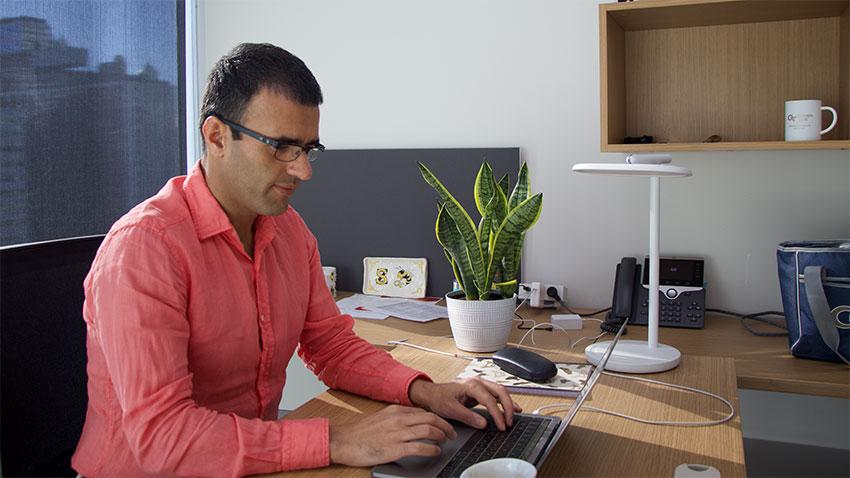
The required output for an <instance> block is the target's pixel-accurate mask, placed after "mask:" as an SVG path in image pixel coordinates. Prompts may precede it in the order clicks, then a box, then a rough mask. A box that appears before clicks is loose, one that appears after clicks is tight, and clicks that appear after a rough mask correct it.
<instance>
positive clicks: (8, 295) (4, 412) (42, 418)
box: [0, 236, 103, 476]
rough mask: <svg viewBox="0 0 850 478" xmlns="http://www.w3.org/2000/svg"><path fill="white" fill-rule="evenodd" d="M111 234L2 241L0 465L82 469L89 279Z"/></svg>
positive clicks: (23, 472)
mask: <svg viewBox="0 0 850 478" xmlns="http://www.w3.org/2000/svg"><path fill="white" fill-rule="evenodd" d="M102 241H103V236H89V237H81V238H73V239H62V240H58V241H49V242H42V243H36V244H29V245H21V246H7V247H3V248H0V278H2V280H1V281H0V319H2V322H0V467H2V475H3V476H75V475H76V473H75V472H74V471H73V469H72V468H71V455H73V453H74V449H75V448H76V446H77V441H78V440H79V438H80V433H81V432H82V429H83V422H84V421H85V413H86V404H87V401H88V394H87V393H86V326H85V323H84V322H83V318H82V310H83V279H84V278H85V276H86V274H87V273H88V270H89V268H90V267H91V263H92V261H93V260H94V256H95V253H96V252H97V248H98V247H99V246H100V243H101V242H102Z"/></svg>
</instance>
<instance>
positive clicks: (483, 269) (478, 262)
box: [417, 163, 489, 298]
mask: <svg viewBox="0 0 850 478" xmlns="http://www.w3.org/2000/svg"><path fill="white" fill-rule="evenodd" d="M417 164H418V165H419V171H420V173H421V174H422V178H423V179H425V182H427V183H428V184H429V185H430V186H431V187H432V188H434V190H435V191H436V192H437V194H438V195H439V196H440V199H442V200H443V203H444V204H443V211H444V212H447V213H448V215H449V216H451V218H452V219H453V221H454V223H455V226H456V229H457V231H458V232H459V234H460V237H461V239H462V240H461V241H459V243H458V247H462V248H463V249H465V251H466V257H468V260H469V266H470V267H471V273H472V276H473V278H474V283H477V284H485V285H489V281H488V280H487V275H486V274H487V265H486V263H485V262H484V255H483V252H482V250H481V243H480V242H479V238H478V231H477V228H476V227H475V223H473V222H472V218H470V217H469V214H467V212H466V210H465V209H464V208H463V206H461V205H460V203H459V202H458V201H457V199H455V197H454V196H452V194H451V193H450V192H449V191H448V190H447V189H446V187H445V186H443V183H441V182H440V180H439V179H437V177H436V176H434V173H432V172H431V170H430V169H428V167H427V166H425V165H424V164H422V163H417ZM438 217H439V215H438ZM438 226H439V220H438ZM438 229H439V227H438ZM441 244H442V241H441ZM443 247H446V248H447V249H449V252H451V254H452V257H454V259H455V261H457V262H458V266H459V268H460V271H461V273H462V275H463V278H464V292H465V293H466V294H467V298H469V296H470V293H471V290H469V289H467V288H466V287H467V285H469V284H470V283H472V282H470V283H467V282H466V279H467V276H466V274H467V272H468V271H466V270H465V269H464V267H465V266H464V264H465V262H466V260H465V259H461V257H459V256H458V254H457V253H456V251H455V250H453V249H452V248H451V247H447V246H446V245H445V244H443ZM484 292H486V290H485V291H484ZM482 293H483V292H482V291H480V290H479V291H477V293H476V294H475V296H476V297H477V296H479V295H481V294H482Z"/></svg>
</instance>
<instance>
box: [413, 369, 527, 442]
mask: <svg viewBox="0 0 850 478" xmlns="http://www.w3.org/2000/svg"><path fill="white" fill-rule="evenodd" d="M408 394H409V396H410V401H411V402H412V403H413V404H414V405H416V406H419V407H422V408H424V409H426V410H429V411H431V412H434V413H436V414H437V415H439V416H441V417H444V418H449V419H452V420H457V421H459V422H463V423H465V424H467V425H469V426H471V427H474V428H484V427H485V426H487V420H486V419H485V418H484V417H482V416H481V415H479V414H477V413H475V412H473V411H472V410H470V409H469V408H470V407H474V406H475V405H478V404H481V405H484V406H485V407H486V408H487V411H488V412H490V415H491V416H492V417H493V422H494V423H495V425H496V427H497V428H498V429H499V430H502V431H504V430H505V428H506V426H512V425H513V421H514V413H516V412H521V411H522V408H520V406H519V405H517V404H516V403H514V401H513V400H512V399H511V396H510V394H508V391H507V390H506V389H505V387H503V386H501V385H499V384H497V383H493V382H488V381H486V380H481V379H479V378H470V379H466V380H460V381H455V382H450V383H432V382H429V381H427V380H422V379H417V380H414V381H413V383H412V384H411V385H410V389H409V391H408ZM500 405H501V408H499V406H500Z"/></svg>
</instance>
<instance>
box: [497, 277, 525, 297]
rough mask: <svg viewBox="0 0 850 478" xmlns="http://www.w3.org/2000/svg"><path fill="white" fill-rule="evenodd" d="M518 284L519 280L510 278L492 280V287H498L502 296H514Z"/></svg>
mask: <svg viewBox="0 0 850 478" xmlns="http://www.w3.org/2000/svg"><path fill="white" fill-rule="evenodd" d="M518 284H519V282H518V281H517V280H516V279H511V280H509V281H505V282H494V283H493V287H495V288H496V289H499V292H501V293H502V297H504V298H508V297H513V296H514V294H515V293H516V290H517V285H518Z"/></svg>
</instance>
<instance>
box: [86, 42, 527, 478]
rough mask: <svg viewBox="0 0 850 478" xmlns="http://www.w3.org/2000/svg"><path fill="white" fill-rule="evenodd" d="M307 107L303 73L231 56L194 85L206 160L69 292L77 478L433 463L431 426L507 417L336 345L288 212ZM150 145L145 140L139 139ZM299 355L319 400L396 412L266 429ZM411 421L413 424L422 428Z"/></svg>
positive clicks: (304, 238)
mask: <svg viewBox="0 0 850 478" xmlns="http://www.w3.org/2000/svg"><path fill="white" fill-rule="evenodd" d="M321 102H322V94H321V90H320V88H319V85H318V83H317V82H316V80H315V78H314V77H313V75H312V73H311V72H310V71H309V69H307V67H306V66H305V65H304V63H303V62H301V60H299V59H298V58H296V57H295V56H293V55H291V54H290V53H288V52H286V51H285V50H282V49H280V48H278V47H275V46H272V45H267V44H243V45H240V46H238V47H237V48H235V49H234V50H233V51H232V52H230V53H229V54H228V55H227V56H225V57H224V58H222V59H221V60H219V62H218V63H217V64H216V65H215V67H214V68H213V71H212V72H211V73H210V76H209V81H208V84H207V89H206V92H205V95H204V103H203V108H202V111H201V117H202V125H201V133H202V135H203V138H204V148H205V150H204V155H203V158H202V159H201V161H200V162H199V163H198V164H196V165H195V167H194V168H193V170H192V171H191V172H190V173H189V175H188V176H185V177H176V178H173V179H171V180H170V181H169V182H168V183H167V184H166V185H165V186H164V187H163V189H162V190H161V191H160V192H159V193H158V194H157V195H156V196H154V197H152V198H150V199H148V200H146V201H145V202H143V203H141V204H139V205H138V206H136V207H135V208H133V209H132V210H131V211H130V212H129V213H127V214H126V215H125V216H124V217H122V218H121V219H120V220H118V222H116V223H115V225H113V227H112V229H111V230H110V232H109V234H108V235H107V237H106V239H105V240H104V242H103V245H102V246H101V248H100V250H99V251H98V255H97V258H96V259H95V261H94V264H93V265H92V269H91V271H90V272H89V275H88V277H87V278H86V281H85V284H84V286H85V293H86V302H85V306H84V311H83V315H84V318H85V320H86V323H87V328H88V341H87V342H88V343H87V346H88V376H89V384H88V393H89V405H88V411H87V416H86V423H85V427H84V429H83V434H82V437H81V438H80V443H79V445H78V446H77V451H76V453H75V455H74V458H73V466H74V468H75V469H76V470H77V471H78V472H79V473H80V474H82V475H84V476H98V475H107V476H110V475H111V476H116V475H120V476H136V475H143V474H156V475H202V476H220V475H228V476H241V475H249V474H256V473H269V472H275V471H281V470H291V469H298V468H309V467H320V466H326V465H328V464H329V463H341V464H346V465H353V466H370V465H374V464H378V463H384V462H389V461H393V460H395V459H398V458H400V457H402V456H409V455H420V456H429V455H436V454H439V451H440V450H439V447H438V446H437V445H435V444H432V443H433V442H442V441H444V440H446V439H447V438H451V437H453V436H455V432H454V430H453V429H452V427H451V426H450V425H449V424H448V422H446V421H445V420H444V419H443V418H440V417H441V416H442V417H445V418H452V419H457V420H461V421H463V422H465V423H468V424H469V425H472V426H475V427H479V428H481V427H483V426H484V425H485V422H484V419H483V418H482V417H480V416H479V415H477V414H475V413H473V412H472V411H470V410H468V409H467V408H466V406H469V405H474V404H476V403H481V404H483V405H485V406H486V407H487V409H488V410H489V411H490V413H491V414H492V415H493V416H494V421H495V423H496V425H497V426H498V427H499V428H501V429H504V427H505V426H506V425H507V426H510V424H511V423H512V420H513V413H514V412H515V411H519V407H518V406H516V404H514V403H513V401H512V400H511V398H510V396H509V395H508V394H507V393H506V391H505V389H504V388H502V387H500V386H498V385H495V384H491V383H488V382H482V381H480V380H471V381H466V382H456V383H444V384H434V383H432V382H431V381H430V379H429V378H428V377H427V376H425V375H424V374H422V373H420V372H417V371H415V370H412V369H410V368H408V367H406V366H404V365H402V364H400V363H398V362H396V361H395V360H393V359H392V358H391V357H390V356H389V354H387V353H386V352H384V351H381V350H379V349H377V348H375V347H373V346H371V345H370V344H368V343H367V342H365V341H363V340H362V339H360V338H358V337H357V336H356V335H354V333H353V332H352V326H353V320H352V318H351V317H350V316H347V315H341V314H340V313H339V309H338V308H337V307H336V304H335V303H334V301H333V299H332V297H331V295H330V293H329V291H328V289H327V287H326V286H325V282H324V277H323V275H322V270H321V260H320V258H319V252H318V248H317V244H316V239H315V238H314V237H313V235H312V234H311V233H310V231H309V230H308V229H307V227H306V226H305V224H304V222H303V221H302V220H301V218H300V217H299V216H298V214H297V213H296V212H295V211H294V210H293V209H292V208H289V207H288V201H289V197H290V196H291V195H292V194H293V193H294V192H295V190H296V188H297V187H298V185H299V183H300V182H301V181H306V180H308V179H310V176H311V175H312V169H311V167H310V162H309V161H310V160H314V159H315V158H316V157H317V156H318V155H319V154H320V153H321V151H322V150H323V149H324V147H323V146H321V144H320V143H319V105H320V104H321ZM151 140H152V141H155V140H156V138H151ZM296 347H298V349H297V350H298V354H299V355H300V357H301V358H302V359H303V360H304V362H305V363H306V364H307V366H308V367H309V368H310V369H311V370H312V371H313V372H315V373H316V375H317V376H318V377H319V378H320V379H321V380H323V381H324V382H325V383H326V384H327V385H328V386H329V387H331V388H338V389H342V390H346V391H350V392H353V393H357V394H360V395H364V396H367V397H370V398H373V399H376V400H383V401H386V402H392V403H397V404H401V405H392V406H388V407H386V408H384V409H383V410H381V411H380V412H378V413H376V414H374V415H370V416H364V417H362V418H360V419H359V420H357V421H355V422H353V423H349V424H346V425H339V426H329V424H328V420H327V419H325V418H313V419H307V420H277V404H278V403H279V401H280V397H281V393H282V389H283V385H284V382H285V380H286V372H285V371H286V365H287V363H288V362H289V359H290V358H291V356H292V354H293V352H294V351H295V350H296ZM426 410H427V411H426Z"/></svg>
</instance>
